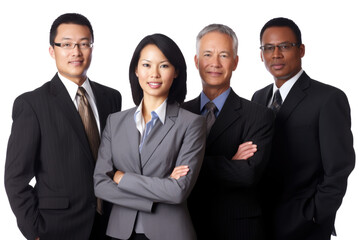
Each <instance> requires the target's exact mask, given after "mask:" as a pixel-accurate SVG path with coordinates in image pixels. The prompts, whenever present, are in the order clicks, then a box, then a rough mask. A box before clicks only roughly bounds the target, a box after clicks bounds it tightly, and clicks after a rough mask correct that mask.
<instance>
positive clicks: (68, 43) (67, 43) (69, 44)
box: [61, 42, 73, 47]
mask: <svg viewBox="0 0 360 240" xmlns="http://www.w3.org/2000/svg"><path fill="white" fill-rule="evenodd" d="M61 45H62V46H63V47H71V46H72V45H73V44H72V43H70V42H65V43H62V44H61Z"/></svg>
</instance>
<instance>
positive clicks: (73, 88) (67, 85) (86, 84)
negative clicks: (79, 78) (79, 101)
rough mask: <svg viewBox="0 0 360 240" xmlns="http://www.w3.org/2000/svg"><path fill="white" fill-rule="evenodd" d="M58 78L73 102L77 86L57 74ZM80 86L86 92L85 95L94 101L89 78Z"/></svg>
mask: <svg viewBox="0 0 360 240" xmlns="http://www.w3.org/2000/svg"><path fill="white" fill-rule="evenodd" d="M58 76H59V78H60V80H61V82H62V83H63V84H64V86H65V88H66V90H67V91H68V93H69V95H70V97H71V99H72V100H75V99H76V94H77V90H78V88H79V86H78V85H77V84H76V83H74V82H73V81H71V80H69V79H67V78H66V77H64V76H62V75H61V74H59V73H58ZM81 86H82V87H83V88H84V89H85V90H86V93H87V95H88V96H90V98H91V99H93V100H94V101H95V97H94V93H93V91H92V89H91V86H90V81H89V78H86V80H85V82H84V83H83V84H82V85H81Z"/></svg>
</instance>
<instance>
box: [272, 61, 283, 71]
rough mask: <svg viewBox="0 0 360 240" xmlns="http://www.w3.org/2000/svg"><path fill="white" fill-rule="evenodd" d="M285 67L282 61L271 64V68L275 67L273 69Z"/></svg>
mask: <svg viewBox="0 0 360 240" xmlns="http://www.w3.org/2000/svg"><path fill="white" fill-rule="evenodd" d="M284 67H285V64H282V63H275V64H272V65H271V68H273V69H275V70H281V69H283V68H284Z"/></svg>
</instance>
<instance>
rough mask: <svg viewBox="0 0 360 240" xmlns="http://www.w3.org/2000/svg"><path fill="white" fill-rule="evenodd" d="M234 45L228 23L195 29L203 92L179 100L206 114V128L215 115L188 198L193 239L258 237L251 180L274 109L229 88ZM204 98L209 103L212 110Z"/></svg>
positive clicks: (262, 160)
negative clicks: (267, 107) (242, 96)
mask: <svg viewBox="0 0 360 240" xmlns="http://www.w3.org/2000/svg"><path fill="white" fill-rule="evenodd" d="M237 45H238V41H237V37H236V35H235V33H234V32H233V30H232V29H231V28H229V27H228V26H224V25H221V24H212V25H209V26H207V27H205V28H204V29H203V30H202V31H200V33H199V34H198V36H197V54H196V55H195V64H196V67H197V68H198V70H199V73H200V77H201V80H202V86H203V92H201V94H200V96H199V97H197V98H195V99H193V100H191V101H189V102H187V103H184V105H183V107H184V108H185V109H187V110H190V111H191V112H194V113H197V114H202V115H205V116H206V118H207V119H208V120H209V119H210V121H208V128H210V127H211V126H210V125H211V123H209V122H211V119H212V116H214V115H215V118H216V120H215V118H214V119H213V120H215V122H214V123H213V125H212V127H211V130H209V131H208V137H207V143H206V152H205V158H204V162H203V166H202V170H201V173H200V176H199V178H198V181H197V183H196V185H195V188H194V190H193V192H192V193H191V195H190V197H189V199H188V205H189V211H190V215H191V217H192V221H193V224H194V227H195V230H196V233H197V235H198V239H243V240H254V239H264V238H263V235H262V217H261V215H262V213H261V209H260V205H259V199H258V196H257V184H258V182H259V179H260V177H261V175H262V172H263V169H264V167H265V164H266V163H267V160H268V157H269V156H270V149H271V139H272V133H273V120H274V114H273V113H272V112H271V111H269V109H266V108H265V107H262V106H260V105H258V104H255V103H252V102H250V101H248V100H245V99H243V98H241V97H239V96H238V95H236V94H235V92H234V91H233V90H232V89H231V87H230V79H231V75H232V72H233V71H234V70H235V69H236V67H237V63H238V56H237ZM207 103H210V104H212V103H213V104H214V105H213V106H215V107H216V108H215V111H214V113H212V110H207V106H208V104H207ZM213 114H214V115H213ZM213 120H212V121H213ZM255 144H256V145H255Z"/></svg>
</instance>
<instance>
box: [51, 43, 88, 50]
mask: <svg viewBox="0 0 360 240" xmlns="http://www.w3.org/2000/svg"><path fill="white" fill-rule="evenodd" d="M54 45H55V46H57V47H61V48H63V49H74V48H75V47H76V45H78V46H79V48H80V49H89V48H92V47H93V43H91V42H81V43H73V42H62V43H54Z"/></svg>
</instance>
